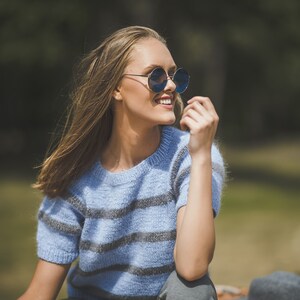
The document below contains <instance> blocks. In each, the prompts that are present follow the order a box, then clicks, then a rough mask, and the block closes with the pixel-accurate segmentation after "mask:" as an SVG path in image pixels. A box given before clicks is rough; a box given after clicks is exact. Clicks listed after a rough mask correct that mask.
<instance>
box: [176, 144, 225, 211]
mask: <svg viewBox="0 0 300 300" xmlns="http://www.w3.org/2000/svg"><path fill="white" fill-rule="evenodd" d="M191 162H192V161H191V157H190V155H189V151H188V147H187V146H186V147H184V148H183V149H182V150H181V151H180V152H179V154H178V156H177V158H176V160H175V163H174V167H173V171H172V172H173V173H176V175H175V174H173V177H174V183H173V190H174V192H175V196H176V209H177V211H178V209H179V208H180V207H182V206H184V205H186V204H187V200H188V191H189V183H190V169H191ZM224 175H225V171H224V163H223V158H222V156H221V154H220V152H219V150H218V148H217V146H216V145H215V144H213V146H212V207H213V211H214V215H215V216H216V215H217V214H218V213H219V211H220V207H221V194H222V187H223V181H224Z"/></svg>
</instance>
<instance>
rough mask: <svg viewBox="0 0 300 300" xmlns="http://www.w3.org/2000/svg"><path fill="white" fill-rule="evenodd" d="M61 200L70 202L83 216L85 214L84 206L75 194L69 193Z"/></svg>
mask: <svg viewBox="0 0 300 300" xmlns="http://www.w3.org/2000/svg"><path fill="white" fill-rule="evenodd" d="M63 200H64V201H66V202H68V203H70V204H71V205H72V206H73V207H74V208H75V209H76V210H78V211H79V212H80V213H81V214H82V215H83V216H85V214H86V206H85V205H84V204H83V203H82V202H81V201H80V200H79V199H78V198H77V197H76V196H74V195H71V194H69V195H68V196H67V197H66V198H65V199H63Z"/></svg>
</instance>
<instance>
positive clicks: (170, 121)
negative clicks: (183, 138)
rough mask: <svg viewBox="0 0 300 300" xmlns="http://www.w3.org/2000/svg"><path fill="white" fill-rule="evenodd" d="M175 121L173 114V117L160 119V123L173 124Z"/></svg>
mask: <svg viewBox="0 0 300 300" xmlns="http://www.w3.org/2000/svg"><path fill="white" fill-rule="evenodd" d="M175 122H176V118H175V116H174V117H173V118H166V119H165V120H161V122H160V123H159V124H160V125H173V124H174V123H175Z"/></svg>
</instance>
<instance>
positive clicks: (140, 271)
mask: <svg viewBox="0 0 300 300" xmlns="http://www.w3.org/2000/svg"><path fill="white" fill-rule="evenodd" d="M174 269H175V264H174V263H172V264H169V265H165V266H161V267H151V268H141V267H137V266H133V265H129V264H115V265H111V266H108V267H105V268H101V269H97V270H94V271H90V272H85V271H83V270H81V269H80V267H79V268H78V269H77V270H76V272H77V274H79V275H81V276H93V275H97V274H100V273H104V272H126V273H130V274H133V275H137V276H151V275H160V274H164V273H171V272H172V271H173V270H174Z"/></svg>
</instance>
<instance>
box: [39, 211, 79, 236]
mask: <svg viewBox="0 0 300 300" xmlns="http://www.w3.org/2000/svg"><path fill="white" fill-rule="evenodd" d="M38 219H39V220H40V221H42V222H43V223H45V224H46V225H47V226H49V227H51V228H53V229H55V230H58V231H61V232H64V233H68V234H75V235H79V234H80V233H81V227H80V226H76V225H69V224H66V223H63V222H60V221H57V220H55V219H53V218H51V217H49V216H48V215H47V214H46V213H45V212H43V211H40V212H39V214H38Z"/></svg>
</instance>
